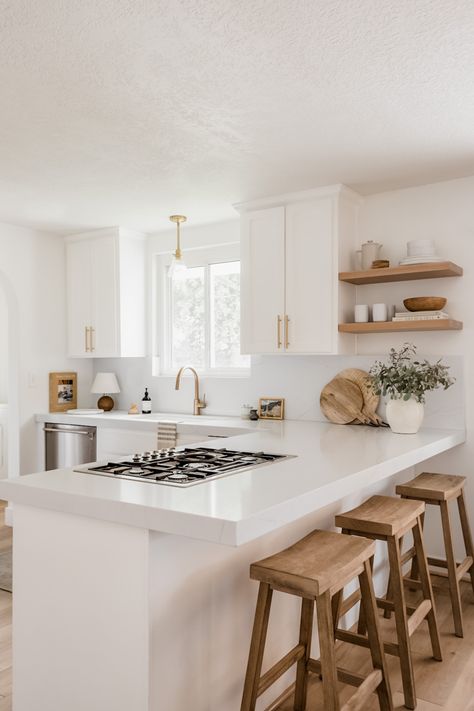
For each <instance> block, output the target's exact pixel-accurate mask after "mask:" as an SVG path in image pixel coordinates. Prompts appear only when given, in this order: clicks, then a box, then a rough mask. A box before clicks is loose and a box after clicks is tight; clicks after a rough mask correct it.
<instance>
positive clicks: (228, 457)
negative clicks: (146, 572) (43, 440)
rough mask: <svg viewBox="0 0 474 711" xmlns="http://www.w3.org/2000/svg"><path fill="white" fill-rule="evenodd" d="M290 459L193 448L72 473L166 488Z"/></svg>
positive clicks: (145, 454) (148, 454) (146, 454)
mask: <svg viewBox="0 0 474 711" xmlns="http://www.w3.org/2000/svg"><path fill="white" fill-rule="evenodd" d="M289 456H290V455H285V454H267V453H266V452H238V451H235V450H232V449H210V448H208V447H194V448H186V449H181V450H180V449H176V448H174V447H171V448H170V449H159V450H154V451H153V452H143V453H142V454H134V455H133V456H132V457H129V458H127V459H125V460H124V461H121V462H106V463H103V464H93V465H86V466H83V467H76V468H75V469H74V471H79V472H87V473H88V474H99V475H101V476H109V477H114V478H116V479H128V480H131V481H146V482H151V483H153V484H166V485H168V486H178V487H185V486H193V485H194V484H200V483H202V482H205V481H209V480H210V479H216V478H218V477H223V476H227V475H229V474H235V473H236V472H238V471H242V470H244V469H254V468H255V467H260V466H262V465H264V464H271V463H272V462H276V461H280V460H282V459H288V458H289Z"/></svg>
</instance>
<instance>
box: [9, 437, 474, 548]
mask: <svg viewBox="0 0 474 711" xmlns="http://www.w3.org/2000/svg"><path fill="white" fill-rule="evenodd" d="M441 433H443V434H441ZM407 436H408V435H407ZM464 441H465V432H464V430H450V431H449V432H446V431H443V430H440V439H439V440H436V441H435V442H430V443H429V444H426V445H422V446H420V447H418V448H416V449H414V450H412V451H410V452H406V453H404V454H401V455H398V456H396V457H393V458H391V459H389V460H387V461H384V462H378V463H375V464H374V465H373V466H370V467H366V468H365V469H362V470H361V471H358V472H353V473H351V474H349V475H347V476H341V477H340V478H338V479H337V480H335V481H333V482H330V483H328V484H325V485H322V486H319V487H317V488H315V489H313V490H312V491H309V492H306V493H305V494H304V495H299V496H297V497H294V498H289V499H287V500H285V501H283V502H281V503H279V504H277V505H275V506H272V507H270V508H268V509H264V510H262V511H259V512H258V513H257V514H253V515H251V516H248V517H246V518H244V519H241V520H226V519H222V518H218V517H211V516H206V515H201V514H198V513H189V512H184V511H175V510H167V509H164V508H156V507H150V506H146V505H143V504H135V503H132V502H126V503H125V502H118V501H112V500H108V499H105V498H98V497H92V496H84V495H81V494H78V493H74V494H70V493H67V492H63V491H54V490H50V489H42V488H37V487H31V486H23V485H22V484H21V481H19V480H18V479H17V480H15V479H11V480H8V479H5V480H2V481H0V496H1V497H2V498H4V499H7V500H10V501H13V502H14V503H15V502H16V503H18V504H22V505H25V506H35V507H39V508H45V509H51V510H54V511H62V512H68V513H71V514H73V515H78V516H84V517H86V518H95V519H100V520H105V521H111V522H114V523H121V524H124V525H130V526H134V527H139V528H146V529H149V530H152V531H159V532H162V533H169V534H174V535H182V536H186V537H189V538H195V539H198V540H205V541H209V542H212V543H219V544H222V545H227V546H240V545H243V544H245V543H247V542H249V541H252V540H255V539H256V538H259V537H260V536H263V535H265V534H267V533H270V532H272V531H274V530H276V529H278V528H281V527H282V526H284V525H286V524H288V523H291V522H293V521H295V520H297V519H299V518H302V517H303V516H305V515H307V514H310V513H312V512H314V511H317V510H319V509H322V508H324V507H325V506H328V505H330V504H332V503H335V502H336V501H340V500H342V499H343V498H345V497H346V496H348V495H350V494H352V493H354V492H355V491H357V490H361V489H363V488H365V487H366V486H369V485H370V484H373V483H376V482H377V481H381V480H383V479H385V478H387V477H389V476H391V475H393V474H396V473H397V472H400V471H403V470H404V469H407V468H409V467H411V466H413V465H415V464H418V463H419V462H422V461H424V460H425V459H429V458H431V457H433V456H436V455H437V454H440V453H441V452H444V451H446V450H449V449H451V448H453V447H455V446H457V445H459V444H462V443H463V442H464ZM20 479H21V478H20Z"/></svg>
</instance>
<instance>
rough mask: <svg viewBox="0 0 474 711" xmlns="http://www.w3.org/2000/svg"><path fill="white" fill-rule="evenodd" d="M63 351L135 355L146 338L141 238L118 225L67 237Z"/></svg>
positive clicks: (141, 351) (143, 348)
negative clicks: (65, 346) (65, 347)
mask: <svg viewBox="0 0 474 711" xmlns="http://www.w3.org/2000/svg"><path fill="white" fill-rule="evenodd" d="M66 278H67V318H68V329H67V332H68V355H69V356H70V357H73V358H114V357H119V356H134V357H140V356H144V355H145V354H146V343H145V303H146V302H145V281H146V280H145V237H144V236H143V235H140V234H138V233H133V232H129V231H124V230H122V229H120V228H111V229H106V230H98V231H96V232H93V233H86V234H82V235H74V236H72V237H67V238H66Z"/></svg>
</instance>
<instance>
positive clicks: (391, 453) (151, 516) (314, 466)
mask: <svg viewBox="0 0 474 711" xmlns="http://www.w3.org/2000/svg"><path fill="white" fill-rule="evenodd" d="M63 417H64V416H63ZM99 417H100V416H99ZM89 419H90V418H89ZM196 419H202V420H204V418H196ZM224 419H226V418H219V420H220V421H221V422H222V421H223V420H224ZM48 421H50V420H48ZM209 421H210V419H209ZM237 422H239V423H240V426H241V427H245V426H247V427H248V428H250V426H252V428H251V429H248V430H247V431H246V433H245V434H238V435H235V436H232V437H230V438H229V439H227V440H226V441H225V445H224V444H223V442H222V441H216V440H215V441H211V442H210V441H206V442H205V444H206V446H208V447H214V448H220V447H222V446H226V447H228V448H232V449H241V450H245V451H254V452H257V451H262V450H263V451H265V452H268V453H274V454H290V455H293V456H294V458H291V459H286V460H283V461H277V462H275V463H272V464H270V465H267V466H262V467H260V468H255V469H249V470H247V471H242V472H238V473H236V474H233V475H230V476H226V477H223V478H221V479H217V480H214V481H209V482H205V483H202V484H198V485H196V486H192V487H188V488H183V489H179V488H176V487H171V486H160V485H158V484H153V483H148V482H134V481H125V480H119V479H112V478H109V477H103V476H97V475H92V474H87V473H81V472H75V471H73V470H72V469H56V470H54V471H48V472H41V473H38V474H29V475H26V476H22V477H18V478H15V479H4V480H1V481H0V498H2V499H6V500H8V501H12V502H14V503H15V502H18V503H21V504H25V505H31V506H37V507H40V508H48V509H52V510H56V511H64V512H69V513H73V514H77V515H82V516H87V517H92V518H98V519H102V520H107V521H115V522H120V523H124V524H128V525H131V526H138V527H141V528H147V529H150V530H155V531H162V532H166V533H174V534H179V535H184V536H188V537H191V538H197V539H202V540H207V541H212V542H215V543H221V544H226V545H240V544H243V543H246V542H247V541H250V540H253V539H255V538H258V537H259V536H262V535H264V534H265V533H268V532H270V531H273V530H276V529H278V528H280V527H282V526H284V525H286V524H287V523H290V522H292V521H295V520H297V519H299V518H301V517H302V516H305V515H306V514H309V513H311V512H312V511H315V510H318V509H321V508H323V507H324V506H326V505H328V504H330V503H333V502H335V501H338V500H340V499H342V498H343V497H344V496H347V495H350V494H352V493H354V492H356V491H358V490H360V489H362V488H364V487H366V486H369V485H371V484H373V483H375V482H377V481H380V480H382V479H384V478H386V477H388V476H391V475H392V474H395V473H396V472H398V471H401V470H403V469H406V468H407V467H410V466H413V465H414V464H417V463H418V462H421V461H423V460H425V459H428V458H430V457H433V456H435V455H436V454H439V453H441V452H444V451H446V450H448V449H451V448H453V447H455V446H457V445H459V444H461V443H462V442H464V440H465V432H464V431H463V430H448V429H425V430H420V432H419V433H418V434H416V435H397V434H394V433H392V432H391V431H390V430H389V429H385V428H383V429H377V428H371V427H363V426H350V425H332V424H326V423H322V422H295V421H288V420H286V421H283V422H269V421H263V420H260V421H259V422H257V423H253V422H252V423H250V422H245V421H241V420H237ZM244 431H245V430H244Z"/></svg>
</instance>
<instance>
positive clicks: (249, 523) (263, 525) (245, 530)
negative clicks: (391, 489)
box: [220, 430, 466, 546]
mask: <svg viewBox="0 0 474 711" xmlns="http://www.w3.org/2000/svg"><path fill="white" fill-rule="evenodd" d="M465 440H466V434H465V432H464V430H459V432H458V431H456V432H452V433H451V434H449V435H447V436H445V437H444V438H443V439H440V440H439V441H438V442H436V443H430V444H427V445H425V446H423V447H420V448H419V449H417V450H415V451H413V452H407V453H406V454H403V455H400V456H398V457H396V458H394V459H391V460H388V461H387V462H382V463H377V464H374V466H372V467H370V468H368V469H364V470H362V471H360V472H354V473H353V474H349V475H347V476H346V477H343V478H341V479H339V480H337V481H334V482H331V483H329V484H326V485H325V486H322V487H320V488H318V489H315V490H314V491H312V492H309V493H306V494H304V495H303V496H299V497H297V498H295V499H291V500H289V501H285V502H283V503H281V504H279V505H278V506H274V507H272V508H271V509H269V510H268V511H267V512H264V514H263V515H262V514H259V515H258V516H254V517H252V518H248V519H246V520H245V521H238V522H236V523H235V524H234V526H233V527H232V528H231V527H228V524H227V523H226V525H225V527H224V529H223V538H222V539H221V540H220V543H222V544H224V545H234V546H240V545H243V544H245V543H248V542H249V541H252V540H254V539H255V538H259V537H260V536H263V535H265V534H267V533H271V532H272V531H274V530H276V529H278V528H281V527H282V526H285V525H286V524H288V523H291V522H292V521H294V520H296V519H297V518H302V517H303V516H306V515H308V514H311V513H313V512H314V511H317V510H320V509H322V508H324V507H326V506H329V505H331V504H334V503H335V502H336V501H341V500H342V499H344V498H345V497H346V496H350V495H351V494H353V493H355V492H356V491H359V490H361V489H364V488H366V487H368V486H370V485H372V484H376V483H377V482H379V481H382V480H383V479H387V478H388V477H390V476H393V475H394V474H397V473H398V472H401V471H403V470H404V469H408V468H409V467H412V466H414V465H415V464H419V463H420V462H423V461H425V459H430V458H431V457H435V456H436V455H437V454H441V453H442V452H446V451H447V450H449V449H452V448H453V447H456V446H458V445H460V444H463V442H465ZM342 482H344V490H343V491H341V488H342ZM295 506H297V508H298V516H294V515H291V509H292V508H293V507H295Z"/></svg>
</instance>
